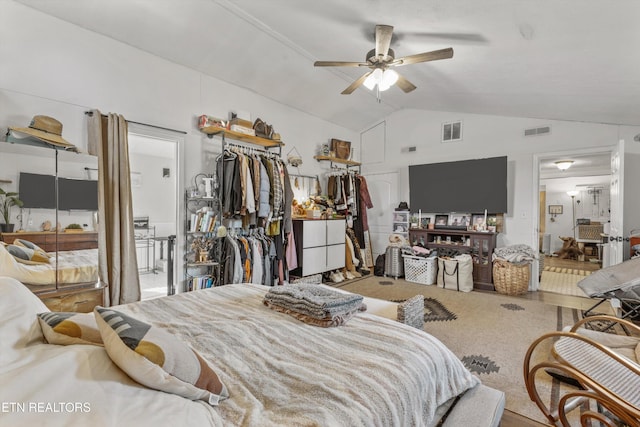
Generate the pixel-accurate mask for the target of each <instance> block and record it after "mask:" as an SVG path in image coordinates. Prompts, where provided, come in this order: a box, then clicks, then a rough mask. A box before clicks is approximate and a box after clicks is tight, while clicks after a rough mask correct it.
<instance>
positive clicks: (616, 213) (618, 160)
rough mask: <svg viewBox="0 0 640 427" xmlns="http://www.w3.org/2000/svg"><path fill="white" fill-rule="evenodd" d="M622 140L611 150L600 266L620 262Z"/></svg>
mask: <svg viewBox="0 0 640 427" xmlns="http://www.w3.org/2000/svg"><path fill="white" fill-rule="evenodd" d="M623 175H624V141H623V140H620V141H619V142H618V145H617V146H616V148H615V149H614V150H613V151H612V152H611V193H610V204H611V206H610V208H611V223H610V224H609V232H608V234H609V238H608V240H609V242H608V243H606V244H605V245H604V247H603V257H602V266H603V267H608V266H610V265H616V264H620V263H621V262H622V260H623V258H624V255H623V252H622V251H623V241H624V240H623V235H622V234H623V228H622V226H623V223H622V221H623V203H624V197H623V194H624V193H623V192H624V186H623Z"/></svg>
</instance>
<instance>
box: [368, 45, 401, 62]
mask: <svg viewBox="0 0 640 427" xmlns="http://www.w3.org/2000/svg"><path fill="white" fill-rule="evenodd" d="M394 59H395V52H394V51H393V49H391V48H390V49H389V52H388V53H387V55H386V56H383V57H378V56H376V50H375V49H371V50H370V51H369V52H367V59H366V62H367V63H369V64H371V65H382V64H386V63H388V62H391V61H393V60H394Z"/></svg>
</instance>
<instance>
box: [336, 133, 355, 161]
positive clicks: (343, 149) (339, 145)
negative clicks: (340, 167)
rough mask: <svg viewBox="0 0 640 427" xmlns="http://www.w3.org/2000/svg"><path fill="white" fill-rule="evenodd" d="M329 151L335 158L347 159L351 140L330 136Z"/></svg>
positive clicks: (349, 155)
mask: <svg viewBox="0 0 640 427" xmlns="http://www.w3.org/2000/svg"><path fill="white" fill-rule="evenodd" d="M331 151H333V152H334V153H335V156H336V158H338V159H342V160H349V158H350V157H351V142H349V141H342V140H340V139H335V138H332V139H331Z"/></svg>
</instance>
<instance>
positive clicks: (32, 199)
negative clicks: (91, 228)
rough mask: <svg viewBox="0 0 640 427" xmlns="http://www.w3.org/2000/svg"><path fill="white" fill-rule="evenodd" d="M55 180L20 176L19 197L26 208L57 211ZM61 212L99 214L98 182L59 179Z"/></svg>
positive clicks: (46, 177) (21, 174)
mask: <svg viewBox="0 0 640 427" xmlns="http://www.w3.org/2000/svg"><path fill="white" fill-rule="evenodd" d="M55 195H56V177H55V176H53V175H39V174H34V173H26V172H21V173H20V181H19V182H18V197H19V198H20V200H22V202H23V207H24V208H27V209H36V208H40V209H55V208H56V196H55ZM58 210H61V211H72V210H79V211H97V210H98V181H92V180H84V179H71V178H58Z"/></svg>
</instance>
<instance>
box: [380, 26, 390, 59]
mask: <svg viewBox="0 0 640 427" xmlns="http://www.w3.org/2000/svg"><path fill="white" fill-rule="evenodd" d="M392 35H393V27H392V26H391V25H376V56H377V57H378V58H379V57H381V56H382V57H385V56H387V53H389V46H390V45H391V36H392Z"/></svg>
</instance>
